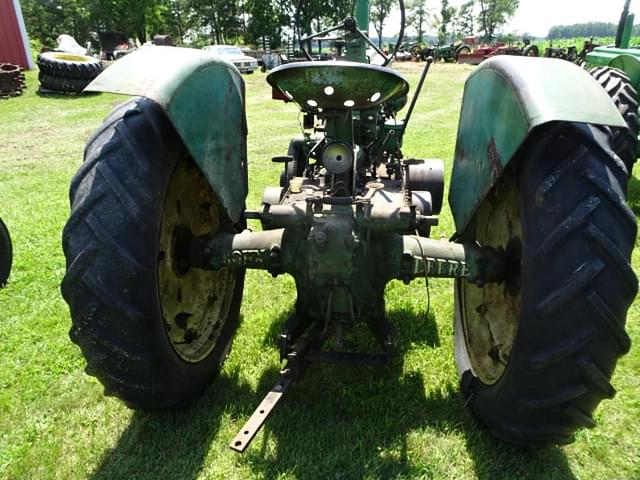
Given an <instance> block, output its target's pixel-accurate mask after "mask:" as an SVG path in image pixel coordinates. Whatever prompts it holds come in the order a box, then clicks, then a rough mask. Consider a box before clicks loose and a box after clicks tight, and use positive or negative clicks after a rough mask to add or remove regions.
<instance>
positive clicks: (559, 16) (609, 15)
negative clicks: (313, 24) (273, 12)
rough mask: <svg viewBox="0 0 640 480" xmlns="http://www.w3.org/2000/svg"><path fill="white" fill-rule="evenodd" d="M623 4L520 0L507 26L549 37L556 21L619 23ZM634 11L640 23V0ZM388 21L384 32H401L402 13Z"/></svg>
mask: <svg viewBox="0 0 640 480" xmlns="http://www.w3.org/2000/svg"><path fill="white" fill-rule="evenodd" d="M370 1H371V0H370ZM464 2H465V0H450V1H449V4H450V5H453V6H455V7H459V6H460V5H462V4H463V3H464ZM623 6H624V0H520V7H519V9H518V11H517V13H516V14H515V16H514V17H513V18H512V19H511V21H510V22H509V23H508V24H507V26H506V28H505V29H504V30H505V31H507V32H518V33H520V34H525V33H528V34H529V35H532V36H536V37H546V36H547V33H548V32H549V29H550V28H551V27H553V26H554V25H571V24H574V23H586V22H609V23H616V24H617V23H618V20H619V19H620V13H621V12H622V7H623ZM427 7H428V8H430V9H433V10H435V11H437V12H439V10H440V0H427ZM630 11H632V12H633V13H635V14H636V19H637V21H636V23H640V0H632V2H631V10H630ZM388 23H389V24H388V26H387V27H386V28H385V30H384V34H385V35H395V34H396V33H398V30H399V26H398V25H399V23H400V14H399V13H398V12H395V14H394V16H393V18H391V19H390V20H389V22H388ZM371 33H373V29H371Z"/></svg>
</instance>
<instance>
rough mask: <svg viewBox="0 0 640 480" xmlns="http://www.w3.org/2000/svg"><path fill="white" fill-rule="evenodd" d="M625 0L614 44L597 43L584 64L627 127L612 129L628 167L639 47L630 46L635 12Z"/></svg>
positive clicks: (633, 152) (634, 137)
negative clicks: (599, 44) (604, 91)
mask: <svg viewBox="0 0 640 480" xmlns="http://www.w3.org/2000/svg"><path fill="white" fill-rule="evenodd" d="M630 4H631V0H625V3H624V8H623V10H622V14H621V16H620V23H619V25H618V31H617V33H616V42H615V45H613V46H599V47H595V48H593V49H592V50H591V51H590V52H589V53H587V54H586V65H585V66H586V67H589V68H590V70H589V71H590V73H591V75H593V77H594V78H595V79H596V80H597V81H598V82H599V83H600V84H601V85H602V87H603V88H604V89H605V90H606V91H607V93H609V95H610V96H611V98H612V100H613V101H614V103H615V105H616V107H618V110H619V111H620V113H621V114H622V116H623V118H624V120H625V122H626V123H627V127H628V129H627V130H625V131H620V132H616V133H614V145H615V147H616V148H615V150H616V152H617V153H618V154H619V155H620V158H622V160H623V161H624V162H625V164H626V165H627V168H629V169H631V168H632V166H633V164H634V162H635V161H636V157H637V155H638V152H637V145H638V135H639V133H640V122H639V121H638V104H639V98H638V91H640V48H635V47H633V48H630V43H631V34H632V31H633V23H634V19H635V16H634V14H632V13H629V7H630Z"/></svg>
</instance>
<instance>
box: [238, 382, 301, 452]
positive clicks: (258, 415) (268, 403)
mask: <svg viewBox="0 0 640 480" xmlns="http://www.w3.org/2000/svg"><path fill="white" fill-rule="evenodd" d="M294 379H295V376H294V375H292V374H289V375H287V374H286V373H283V374H282V375H281V376H280V379H279V380H278V382H277V383H276V384H275V385H274V386H273V387H272V388H271V390H270V391H269V393H267V395H266V396H265V397H264V399H263V400H262V402H260V405H258V408H256V410H255V411H254V412H253V415H251V417H249V420H247V423H245V424H244V426H243V427H242V428H241V429H240V431H239V432H238V434H237V435H236V436H235V437H234V438H233V440H231V443H230V444H229V447H231V449H232V450H235V451H236V452H239V453H242V452H244V451H245V449H246V448H247V447H248V446H249V444H250V443H251V441H252V440H253V438H254V437H255V436H256V434H257V433H258V432H259V431H260V429H261V428H262V425H264V422H265V421H266V420H267V418H268V417H269V415H270V414H271V412H272V411H273V409H274V408H276V405H278V403H279V402H280V400H282V397H283V395H284V392H286V391H287V389H288V388H289V386H290V385H291V384H292V383H293V380H294Z"/></svg>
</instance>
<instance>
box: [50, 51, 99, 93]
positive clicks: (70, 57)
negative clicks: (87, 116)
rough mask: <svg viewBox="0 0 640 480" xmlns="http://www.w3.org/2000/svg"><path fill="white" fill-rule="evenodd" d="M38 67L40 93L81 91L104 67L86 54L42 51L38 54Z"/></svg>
mask: <svg viewBox="0 0 640 480" xmlns="http://www.w3.org/2000/svg"><path fill="white" fill-rule="evenodd" d="M38 68H39V69H40V74H39V75H38V79H39V80H40V92H41V93H81V92H82V90H84V88H85V87H86V86H87V85H89V83H91V80H93V79H94V78H96V77H97V76H98V75H99V74H100V73H101V72H102V70H103V68H104V67H103V66H102V62H100V60H98V59H95V58H93V57H89V56H87V55H77V54H72V53H65V52H44V53H41V54H40V55H38Z"/></svg>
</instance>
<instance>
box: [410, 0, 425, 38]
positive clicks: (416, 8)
mask: <svg viewBox="0 0 640 480" xmlns="http://www.w3.org/2000/svg"><path fill="white" fill-rule="evenodd" d="M406 8H407V26H408V27H412V28H413V29H414V30H415V31H416V34H417V36H416V41H417V42H418V43H422V42H423V37H424V33H425V28H426V26H427V20H428V17H429V12H428V11H427V2H426V0H409V1H407V2H406Z"/></svg>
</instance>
